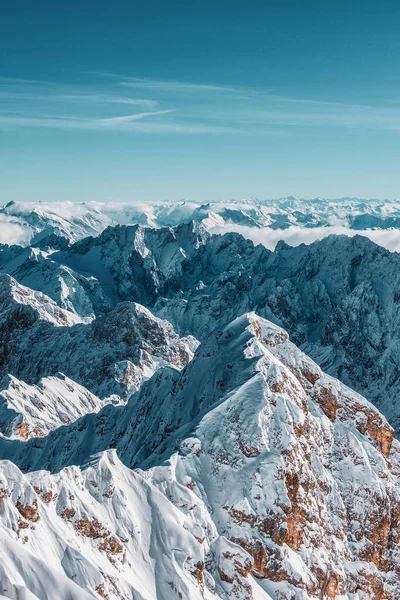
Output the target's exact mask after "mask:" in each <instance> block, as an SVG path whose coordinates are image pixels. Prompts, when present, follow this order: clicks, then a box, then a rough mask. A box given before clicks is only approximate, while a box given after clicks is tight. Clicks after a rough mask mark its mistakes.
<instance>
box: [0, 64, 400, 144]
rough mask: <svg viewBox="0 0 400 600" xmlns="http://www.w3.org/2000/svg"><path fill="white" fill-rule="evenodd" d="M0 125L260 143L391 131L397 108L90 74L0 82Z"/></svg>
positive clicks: (398, 118) (399, 116)
mask: <svg viewBox="0 0 400 600" xmlns="http://www.w3.org/2000/svg"><path fill="white" fill-rule="evenodd" d="M99 76H100V78H99ZM122 89H123V93H121V90H122ZM139 91H141V92H142V93H143V95H144V96H146V97H145V98H140V97H137V96H138V95H139V96H140V95H142V94H141V93H140V92H139ZM131 94H132V95H131ZM135 106H137V107H138V113H137V115H138V116H136V115H135V114H128V115H126V114H123V112H124V110H125V111H126V110H128V112H129V110H131V109H126V107H135ZM140 108H143V110H142V111H141V110H140ZM60 113H61V114H60ZM172 113H173V115H172ZM144 120H146V123H142V124H138V123H134V122H135V121H144ZM0 125H1V126H2V127H3V128H4V127H7V128H22V127H36V128H59V129H75V130H79V129H81V130H82V129H87V130H104V131H105V130H106V129H107V128H108V129H109V130H111V129H114V130H119V131H130V132H140V133H148V134H152V133H193V134H195V133H226V132H231V133H232V132H235V133H239V134H251V135H262V136H264V137H266V135H267V134H268V135H269V136H271V135H279V136H281V135H291V134H292V133H293V131H296V128H299V127H304V128H307V129H309V128H310V127H312V128H322V127H335V128H342V129H343V128H345V129H348V128H355V127H358V128H366V127H368V128H375V129H384V130H391V131H395V132H399V131H400V106H399V105H396V104H395V103H392V104H389V103H387V102H385V103H383V104H382V105H380V106H367V105H362V104H352V103H345V102H331V101H326V100H319V99H318V98H296V97H290V96H283V95H276V94H271V93H269V92H268V90H266V89H263V88H262V87H260V88H259V89H254V88H247V87H243V86H235V85H225V84H219V83H208V82H205V83H203V82H191V81H179V80H164V79H150V78H143V77H132V76H128V75H117V74H110V73H102V74H99V73H97V74H96V79H94V80H93V81H88V82H87V83H86V84H85V85H82V84H80V85H79V84H74V83H52V82H48V81H47V82H46V81H40V80H26V79H18V78H14V79H13V78H0Z"/></svg>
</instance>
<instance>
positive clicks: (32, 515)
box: [15, 500, 40, 523]
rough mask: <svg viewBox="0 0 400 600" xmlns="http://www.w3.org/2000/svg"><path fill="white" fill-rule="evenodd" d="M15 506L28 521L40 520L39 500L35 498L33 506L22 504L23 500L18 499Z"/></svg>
mask: <svg viewBox="0 0 400 600" xmlns="http://www.w3.org/2000/svg"><path fill="white" fill-rule="evenodd" d="M15 506H16V507H17V509H18V512H19V513H20V514H21V515H22V516H23V517H24V519H26V520H27V521H32V522H33V523H36V521H39V519H40V515H39V509H38V503H37V500H34V501H33V502H32V506H30V505H29V504H21V502H20V501H19V500H18V502H17V504H16V505H15Z"/></svg>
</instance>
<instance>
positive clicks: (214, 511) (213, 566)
mask: <svg viewBox="0 0 400 600" xmlns="http://www.w3.org/2000/svg"><path fill="white" fill-rule="evenodd" d="M110 446H113V447H116V451H107V448H108V447H110ZM22 448H23V449H24V452H21V449H22ZM96 450H102V451H105V452H101V453H100V454H98V455H96V456H93V452H95V451H96ZM0 451H1V454H2V456H9V458H12V459H13V460H14V461H15V462H16V463H17V464H18V465H19V466H20V467H21V468H22V469H23V470H28V471H30V472H28V473H26V474H25V475H23V474H22V473H21V472H20V471H19V469H18V468H17V467H16V466H15V465H13V464H12V463H10V462H7V461H3V462H2V463H0V469H1V470H2V473H3V474H2V480H1V484H0V489H1V490H2V492H1V496H0V498H1V500H0V506H1V509H0V528H1V535H2V540H4V543H3V544H2V545H0V557H1V560H0V574H1V577H0V580H1V581H2V585H3V590H2V592H3V594H4V593H5V594H6V597H10V598H12V597H13V594H14V596H15V594H16V593H17V590H18V593H19V590H23V589H28V590H29V592H27V593H28V595H27V597H29V598H30V597H32V598H40V599H41V600H42V599H44V600H50V598H52V596H51V594H54V590H55V586H57V585H58V590H59V591H58V594H59V595H58V597H59V598H60V600H64V598H65V599H67V598H68V599H70V600H75V599H80V598H86V597H88V598H98V597H99V596H100V597H108V598H109V599H110V600H117V599H119V600H121V599H123V600H125V599H126V600H128V599H130V598H132V597H138V598H140V599H141V600H142V599H143V600H154V599H155V598H157V600H170V599H171V598H175V597H176V598H185V599H187V600H201V599H202V598H206V599H208V600H211V599H220V600H228V599H233V598H235V599H238V600H251V599H257V600H271V599H273V600H276V599H277V598H279V599H282V600H292V599H293V598H296V599H297V598H299V599H301V600H320V599H321V598H337V599H338V600H339V599H340V600H364V599H365V598H374V599H380V600H383V598H396V597H397V596H398V595H399V594H400V583H399V582H400V577H399V573H398V564H399V558H400V556H399V542H398V540H399V531H398V518H397V515H398V514H399V510H400V509H399V507H400V487H399V473H400V471H399V467H400V462H399V456H400V454H399V453H400V447H399V444H398V442H397V441H394V440H393V430H392V429H391V427H390V426H389V425H388V423H387V421H386V420H385V419H384V418H383V417H382V416H381V415H380V414H379V412H378V411H377V410H376V409H375V408H374V407H373V406H372V405H371V404H370V403H368V402H367V401H366V400H365V399H364V398H362V397H361V396H359V395H358V394H356V393H354V392H352V391H351V390H350V389H349V388H347V387H346V386H344V385H342V384H341V383H340V382H339V381H337V380H335V379H333V378H332V377H329V376H327V375H325V374H324V373H323V372H322V371H321V369H320V368H319V367H318V366H317V365H316V364H315V363H314V362H313V361H312V360H310V359H309V358H308V357H307V356H306V355H305V354H303V353H302V352H301V351H300V350H299V349H298V348H296V346H294V345H293V344H292V343H291V342H290V341H289V339H288V335H287V333H286V332H285V331H283V330H282V329H280V328H279V327H277V326H276V325H274V324H272V323H270V322H268V321H265V320H264V319H261V318H260V317H258V316H257V315H256V314H254V313H248V314H245V315H243V316H242V317H240V318H237V319H235V320H234V321H233V322H232V323H230V324H228V325H227V326H226V327H225V328H224V329H223V330H221V331H220V332H216V333H214V334H213V335H210V336H209V337H208V338H207V340H206V341H204V342H203V344H202V345H201V346H200V347H199V348H198V349H197V351H196V354H195V356H194V358H193V360H192V361H191V362H190V363H189V364H188V365H187V367H186V368H185V369H184V370H183V371H182V372H181V373H179V372H177V371H171V370H169V369H167V370H165V371H164V373H163V372H162V371H159V372H158V373H157V374H156V375H155V376H154V377H153V378H152V379H151V380H150V381H148V382H147V383H145V384H144V386H143V387H142V388H141V391H140V392H139V394H138V396H137V397H136V398H135V400H131V401H129V402H128V404H127V405H126V406H119V407H113V406H108V407H106V408H104V409H103V410H102V411H101V412H100V413H99V414H98V415H87V416H86V417H84V418H83V419H80V420H79V421H77V422H76V423H75V424H71V425H69V426H66V427H62V428H60V429H59V430H57V431H55V432H53V433H50V434H49V435H48V436H47V437H46V438H42V439H36V440H31V441H30V442H29V441H28V442H27V443H25V444H23V443H22V442H16V441H5V440H1V441H0ZM166 458H168V460H167V461H165V459H166ZM121 461H122V462H121ZM71 462H72V463H75V464H76V465H80V466H70V467H66V468H65V467H64V468H62V469H61V471H59V472H57V473H55V474H50V473H49V472H46V471H32V470H34V469H36V468H37V467H38V466H39V465H40V464H41V465H42V466H46V467H48V468H50V470H52V471H58V470H59V468H60V467H63V464H64V465H65V464H70V463H71ZM124 463H125V464H124ZM129 466H131V467H137V470H134V471H132V470H130V469H129V468H128V467H129ZM355 499H357V500H356V501H355ZM41 548H42V549H41ZM40 549H41V550H40ZM39 550H40V551H39ZM37 557H40V558H37ZM21 561H23V563H24V569H23V571H22V572H23V575H21V573H20V572H19V570H18V569H19V565H20V564H21ZM43 581H46V582H47V583H46V585H45V584H43ZM3 582H4V583H3ZM19 586H20V587H19ZM0 589H1V588H0ZM29 593H30V594H32V596H29Z"/></svg>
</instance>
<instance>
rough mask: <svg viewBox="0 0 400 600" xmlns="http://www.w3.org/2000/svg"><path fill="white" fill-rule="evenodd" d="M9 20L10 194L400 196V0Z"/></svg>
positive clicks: (0, 42)
mask: <svg viewBox="0 0 400 600" xmlns="http://www.w3.org/2000/svg"><path fill="white" fill-rule="evenodd" d="M6 4H7V5H6ZM1 13H2V18H1V36H0V202H7V201H9V200H11V199H14V200H33V201H38V200H40V199H43V200H52V199H54V200H78V201H86V200H96V199H97V200H103V201H104V200H124V201H126V200H129V199H131V198H132V199H135V200H138V199H142V200H158V199H163V198H168V199H180V198H184V197H185V198H195V199H199V200H207V199H227V200H228V199H230V198H241V197H249V196H257V197H261V198H270V197H276V196H284V195H291V194H292V195H297V196H304V197H313V196H326V197H335V196H336V197H337V196H347V195H349V196H362V197H378V198H385V197H389V198H392V197H400V185H399V176H398V172H399V166H398V165H399V162H400V78H399V68H400V36H399V35H398V31H399V26H400V4H399V3H397V2H385V1H383V2H380V3H378V2H376V1H374V2H370V1H368V0H367V1H366V2H359V1H357V0H355V1H353V2H342V1H341V0H339V1H336V2H334V3H333V2H332V3H322V2H302V3H299V2H289V1H287V2H285V1H281V2H267V1H264V2H257V1H252V0H251V1H250V2H246V3H245V2H237V1H236V0H232V1H230V2H225V1H217V2H208V1H206V2H203V3H189V2H186V3H184V2H159V1H157V2H156V1H154V0H150V1H148V2H146V3H139V2H132V1H131V2H122V1H119V0H116V1H114V2H107V3H105V2H92V1H91V0H88V1H85V0H80V1H78V0H68V1H58V0H52V1H51V2H50V1H47V0H43V1H42V2H40V3H32V2H22V1H19V0H15V2H13V3H11V2H10V3H4V6H2V9H1Z"/></svg>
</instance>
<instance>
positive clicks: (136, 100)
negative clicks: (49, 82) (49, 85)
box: [56, 94, 158, 108]
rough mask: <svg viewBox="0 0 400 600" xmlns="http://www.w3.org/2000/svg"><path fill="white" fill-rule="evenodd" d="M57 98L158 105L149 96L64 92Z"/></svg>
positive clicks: (72, 100) (85, 101) (90, 101)
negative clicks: (130, 96) (132, 96)
mask: <svg viewBox="0 0 400 600" xmlns="http://www.w3.org/2000/svg"><path fill="white" fill-rule="evenodd" d="M56 98H59V99H60V100H67V101H68V100H69V101H71V102H81V103H89V104H90V103H95V104H127V105H133V106H149V107H153V108H155V107H156V106H157V105H158V102H157V100H149V99H148V98H129V97H127V96H117V95H107V94H63V95H59V96H56Z"/></svg>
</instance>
